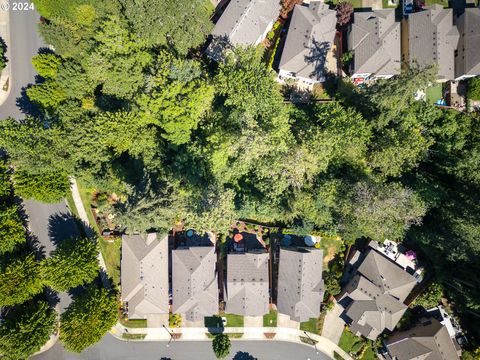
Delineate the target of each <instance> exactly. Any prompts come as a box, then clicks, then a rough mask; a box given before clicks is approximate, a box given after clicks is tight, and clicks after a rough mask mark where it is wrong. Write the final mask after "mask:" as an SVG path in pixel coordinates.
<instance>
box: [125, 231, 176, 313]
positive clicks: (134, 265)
mask: <svg viewBox="0 0 480 360" xmlns="http://www.w3.org/2000/svg"><path fill="white" fill-rule="evenodd" d="M121 286H122V301H124V302H128V317H129V318H130V319H143V318H146V315H147V314H168V311H169V309H168V236H166V235H165V236H162V237H159V236H152V234H150V235H149V236H148V238H147V239H146V240H145V239H144V238H142V237H141V236H140V235H124V236H123V237H122V259H121Z"/></svg>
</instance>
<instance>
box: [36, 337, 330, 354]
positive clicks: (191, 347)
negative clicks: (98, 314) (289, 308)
mask: <svg viewBox="0 0 480 360" xmlns="http://www.w3.org/2000/svg"><path fill="white" fill-rule="evenodd" d="M166 344H167V343H166V342H145V341H143V342H132V341H129V342H126V341H121V340H117V339H115V338H114V337H113V336H111V335H106V336H105V337H104V338H103V339H102V341H100V342H99V343H98V344H96V345H95V346H92V347H91V348H88V349H87V350H85V351H84V352H83V353H81V354H79V355H77V354H72V353H68V352H66V351H65V350H64V349H63V347H62V346H61V345H60V344H59V343H57V344H56V345H55V346H54V347H53V348H52V349H50V350H49V351H47V352H45V353H43V354H40V355H37V356H34V357H32V360H137V359H141V360H192V359H196V360H216V357H215V356H214V354H213V352H212V343H211V342H210V341H188V342H187V341H173V342H172V343H171V344H170V346H169V347H168V348H167V347H166ZM226 359H227V360H255V359H258V360H292V359H295V360H307V359H310V360H327V359H330V358H329V357H328V356H327V355H325V354H323V353H321V352H320V353H319V354H318V355H317V354H316V353H315V350H314V349H312V348H311V347H309V346H304V345H300V344H295V343H288V342H282V341H232V348H231V351H230V356H229V357H227V358H226Z"/></svg>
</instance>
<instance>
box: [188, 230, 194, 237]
mask: <svg viewBox="0 0 480 360" xmlns="http://www.w3.org/2000/svg"><path fill="white" fill-rule="evenodd" d="M192 236H193V230H192V229H188V230H187V237H192Z"/></svg>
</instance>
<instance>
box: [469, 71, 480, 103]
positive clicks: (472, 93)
mask: <svg viewBox="0 0 480 360" xmlns="http://www.w3.org/2000/svg"><path fill="white" fill-rule="evenodd" d="M468 98H469V99H471V100H480V77H474V78H471V79H470V80H468Z"/></svg>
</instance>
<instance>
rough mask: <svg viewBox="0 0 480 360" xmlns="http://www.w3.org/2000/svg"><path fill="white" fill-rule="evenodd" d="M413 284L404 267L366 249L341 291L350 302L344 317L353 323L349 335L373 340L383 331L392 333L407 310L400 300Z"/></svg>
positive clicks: (403, 298)
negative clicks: (357, 266)
mask: <svg viewBox="0 0 480 360" xmlns="http://www.w3.org/2000/svg"><path fill="white" fill-rule="evenodd" d="M415 285H416V280H415V278H414V277H413V276H411V275H410V274H408V273H407V272H406V271H405V270H404V269H403V268H401V267H400V266H398V265H397V264H395V263H394V262H393V261H391V260H390V259H388V258H386V257H385V256H383V255H382V254H380V253H378V252H376V251H375V250H373V249H370V250H368V251H367V253H366V256H365V258H364V260H363V261H362V263H361V264H360V266H359V268H358V270H357V273H356V274H355V276H354V277H353V278H352V279H351V280H350V282H349V283H348V284H347V286H346V287H345V288H344V289H343V292H344V295H343V298H349V299H350V300H351V302H350V304H349V305H348V306H347V307H346V309H345V314H346V315H347V316H348V317H349V318H350V319H351V320H352V323H351V325H350V327H351V330H352V332H354V333H360V334H362V335H363V336H365V337H367V338H369V339H372V340H375V339H376V338H377V337H378V335H380V333H382V332H383V330H385V329H389V330H393V329H394V328H395V326H396V324H397V323H398V322H399V321H400V319H401V317H402V315H403V314H404V312H405V310H406V309H407V306H406V305H405V304H403V301H404V300H405V298H406V297H407V296H408V294H409V293H410V292H411V291H412V289H413V288H414V287H415Z"/></svg>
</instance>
